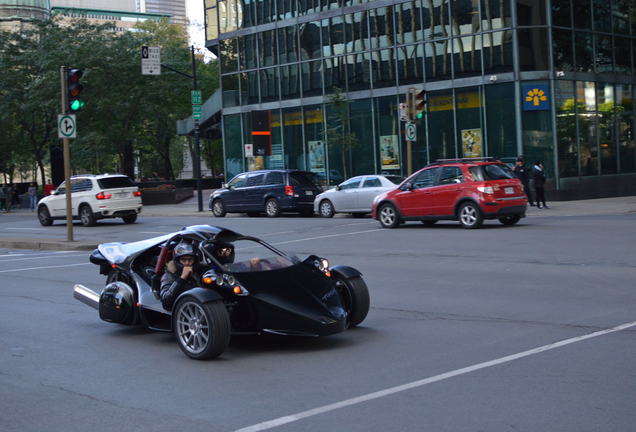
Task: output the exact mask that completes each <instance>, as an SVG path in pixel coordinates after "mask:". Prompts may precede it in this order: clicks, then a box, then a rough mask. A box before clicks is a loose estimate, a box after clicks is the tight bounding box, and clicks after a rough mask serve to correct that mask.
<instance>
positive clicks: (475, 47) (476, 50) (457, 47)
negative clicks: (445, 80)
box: [451, 34, 482, 78]
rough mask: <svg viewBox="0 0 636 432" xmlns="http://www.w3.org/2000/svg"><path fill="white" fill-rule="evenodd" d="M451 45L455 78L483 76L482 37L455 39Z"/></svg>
mask: <svg viewBox="0 0 636 432" xmlns="http://www.w3.org/2000/svg"><path fill="white" fill-rule="evenodd" d="M451 43H452V44H453V69H454V71H455V78H460V77H464V76H472V75H481V46H482V44H481V35H478V34H473V35H470V36H465V37H459V38H453V39H452V40H451Z"/></svg>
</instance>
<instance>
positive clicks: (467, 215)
mask: <svg viewBox="0 0 636 432" xmlns="http://www.w3.org/2000/svg"><path fill="white" fill-rule="evenodd" d="M461 220H462V223H463V224H464V225H474V223H475V221H477V210H475V208H474V207H472V206H466V207H464V208H463V209H462V214H461Z"/></svg>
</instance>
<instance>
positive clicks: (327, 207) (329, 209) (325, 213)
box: [318, 199, 336, 218]
mask: <svg viewBox="0 0 636 432" xmlns="http://www.w3.org/2000/svg"><path fill="white" fill-rule="evenodd" d="M318 213H320V216H322V217H326V218H330V217H333V215H334V213H336V211H335V210H334V208H333V204H332V203H331V201H329V200H328V199H326V200H322V201H320V206H319V207H318Z"/></svg>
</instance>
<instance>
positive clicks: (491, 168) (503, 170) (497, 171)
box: [470, 164, 515, 181]
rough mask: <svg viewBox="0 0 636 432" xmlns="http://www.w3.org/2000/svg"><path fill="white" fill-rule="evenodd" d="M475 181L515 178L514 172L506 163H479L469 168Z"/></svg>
mask: <svg viewBox="0 0 636 432" xmlns="http://www.w3.org/2000/svg"><path fill="white" fill-rule="evenodd" d="M470 173H471V174H472V176H473V179H474V180H475V181H486V180H506V179H513V178H515V174H514V173H513V172H512V170H511V169H510V168H509V167H508V165H506V164H491V165H481V166H475V167H471V168H470Z"/></svg>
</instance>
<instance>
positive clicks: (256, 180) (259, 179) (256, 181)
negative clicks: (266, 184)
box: [247, 173, 265, 186]
mask: <svg viewBox="0 0 636 432" xmlns="http://www.w3.org/2000/svg"><path fill="white" fill-rule="evenodd" d="M264 178H265V173H254V174H250V175H249V176H248V177H247V186H260V185H262V184H263V179H264Z"/></svg>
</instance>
